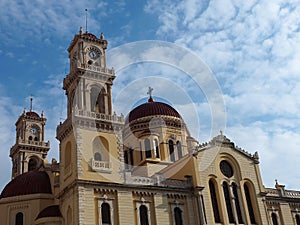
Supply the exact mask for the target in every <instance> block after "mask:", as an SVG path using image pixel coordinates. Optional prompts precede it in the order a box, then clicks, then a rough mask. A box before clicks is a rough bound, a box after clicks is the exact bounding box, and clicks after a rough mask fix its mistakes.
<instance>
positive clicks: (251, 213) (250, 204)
mask: <svg viewBox="0 0 300 225" xmlns="http://www.w3.org/2000/svg"><path fill="white" fill-rule="evenodd" d="M244 192H245V197H246V202H247V207H248V213H249V217H250V221H251V223H252V224H256V220H255V215H254V208H253V202H252V200H251V195H252V193H251V191H250V188H249V183H247V182H246V183H245V184H244Z"/></svg>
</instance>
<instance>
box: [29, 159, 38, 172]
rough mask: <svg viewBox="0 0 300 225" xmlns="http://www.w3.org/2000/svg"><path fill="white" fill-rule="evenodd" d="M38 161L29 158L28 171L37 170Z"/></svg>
mask: <svg viewBox="0 0 300 225" xmlns="http://www.w3.org/2000/svg"><path fill="white" fill-rule="evenodd" d="M37 165H38V160H37V159H36V158H35V157H31V158H30V159H29V161H28V171H33V170H35V169H36V168H37Z"/></svg>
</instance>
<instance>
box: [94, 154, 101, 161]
mask: <svg viewBox="0 0 300 225" xmlns="http://www.w3.org/2000/svg"><path fill="white" fill-rule="evenodd" d="M94 160H96V161H102V156H101V154H100V153H99V152H96V153H95V154H94Z"/></svg>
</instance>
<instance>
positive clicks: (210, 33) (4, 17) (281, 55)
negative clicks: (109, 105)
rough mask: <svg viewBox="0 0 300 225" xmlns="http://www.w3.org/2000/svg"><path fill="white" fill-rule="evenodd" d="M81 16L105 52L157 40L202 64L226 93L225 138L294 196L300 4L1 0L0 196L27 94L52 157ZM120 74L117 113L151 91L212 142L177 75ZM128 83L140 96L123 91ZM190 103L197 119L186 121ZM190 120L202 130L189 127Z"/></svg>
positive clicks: (280, 0)
mask: <svg viewBox="0 0 300 225" xmlns="http://www.w3.org/2000/svg"><path fill="white" fill-rule="evenodd" d="M85 8H87V9H88V30H89V31H90V32H91V33H94V34H96V35H97V36H99V34H100V33H101V32H103V33H104V35H105V38H106V39H107V40H108V42H109V47H108V49H113V48H115V47H118V46H121V45H123V44H126V43H129V42H136V41H143V40H159V41H165V42H170V43H174V44H176V45H177V46H180V47H182V48H185V49H187V50H190V51H192V52H193V53H194V54H196V55H197V56H198V57H199V58H201V59H202V60H203V62H204V63H205V64H206V65H207V66H208V67H209V68H210V70H211V71H212V74H213V75H214V77H215V79H216V81H217V82H218V84H219V87H220V89H221V91H222V93H223V94H222V96H223V100H224V102H225V107H226V127H225V128H223V129H224V133H225V135H226V136H227V137H229V138H230V139H231V140H232V141H234V142H235V144H236V145H238V146H241V147H242V148H244V149H246V150H247V151H249V152H250V153H254V152H255V151H258V152H259V155H260V162H261V163H260V168H261V173H262V177H263V181H264V184H265V185H266V186H267V187H270V186H271V187H273V185H274V179H278V181H279V183H283V184H285V185H286V188H289V189H300V175H299V170H300V166H299V159H300V151H299V146H300V98H299V97H298V96H299V95H300V76H299V75H300V66H299V62H300V23H299V21H300V14H299V11H300V3H299V1H296V0H273V1H268V0H249V1H241V0H224V1H222V3H221V2H220V1H214V0H211V1H209V0H207V1H202V0H198V1H197V0H187V1H176V0H148V1H146V0H145V1H143V0H139V1H121V0H120V1H113V2H112V1H92V0H91V1H70V0H66V1H43V0H33V1H8V0H0V40H1V42H0V65H1V80H0V114H1V120H0V137H1V138H0V143H1V148H0V159H1V164H0V168H1V171H2V172H1V177H0V188H1V189H2V188H3V187H4V185H5V184H6V183H7V182H8V181H9V180H10V176H11V161H10V158H9V157H8V155H9V150H10V147H11V146H12V145H13V144H14V142H15V127H14V123H15V121H16V120H17V118H18V116H19V115H20V114H21V113H22V110H23V108H24V107H27V108H28V107H29V98H30V95H33V96H34V104H33V106H34V110H35V111H37V112H39V113H40V112H41V111H42V110H44V111H45V115H46V117H47V118H48V122H47V132H46V139H49V140H50V141H51V144H52V148H51V152H50V153H49V157H48V159H49V160H51V158H52V157H55V158H58V143H57V141H56V140H55V129H56V126H57V124H58V123H59V122H60V121H61V120H63V119H65V117H66V116H65V112H66V105H65V104H66V97H65V94H64V92H63V90H62V88H61V87H62V80H63V78H64V77H65V75H66V74H67V73H68V69H69V67H68V54H67V50H66V49H67V47H68V45H69V44H70V41H71V40H72V38H73V36H74V34H75V33H77V32H78V31H79V27H80V26H83V27H84V26H85V11H84V9H85ZM152 54H153V55H152V56H153V57H155V54H161V53H160V52H156V53H155V52H153V53H152ZM111 66H113V65H111ZM149 71H151V72H149ZM117 75H118V77H117V78H116V80H115V85H114V89H113V92H114V101H116V105H118V101H119V102H123V103H124V101H123V99H126V98H125V97H126V96H127V97H130V94H133V93H135V92H133V91H134V90H135V91H137V90H138V91H139V92H138V97H140V99H142V98H145V97H146V92H147V87H148V84H152V85H153V86H154V89H155V90H157V91H156V92H155V90H154V95H156V96H158V97H161V98H162V99H165V100H166V101H169V102H171V103H173V105H174V107H176V109H178V111H179V112H180V113H181V114H182V115H183V116H184V119H185V120H186V122H187V124H188V125H189V126H190V129H191V131H192V133H193V135H194V136H196V137H197V138H198V139H199V140H200V142H205V141H208V140H209V139H210V138H211V135H215V134H214V133H211V132H210V127H209V123H211V118H210V116H211V112H210V110H211V108H210V103H209V101H207V99H206V98H205V93H203V92H201V90H196V88H195V85H193V84H192V83H193V82H191V81H190V80H188V79H187V78H186V74H184V73H183V71H180V70H179V69H178V68H174V67H168V66H166V65H161V64H160V65H158V64H157V63H145V64H136V65H132V66H130V67H129V68H125V69H123V70H120V71H118V73H117ZM153 77H156V78H157V77H161V79H165V80H166V83H165V84H169V83H170V85H171V84H176V85H177V86H178V85H180V86H181V88H182V89H181V91H183V92H182V93H183V95H185V96H187V97H188V99H190V101H188V103H187V102H186V101H181V100H182V99H185V98H179V99H177V101H175V100H174V99H170V98H171V95H170V92H171V90H172V89H171V90H170V88H164V85H161V86H159V85H158V84H157V82H155V79H154V78H153ZM151 79H152V80H151ZM174 80H176V81H177V83H176V82H175V81H174ZM168 82H169V83H168ZM128 84H130V85H132V86H130V87H134V84H136V85H137V86H136V87H137V88H132V91H131V92H130V91H128V88H127V89H126V87H128ZM160 84H161V83H160ZM176 85H175V86H176ZM175 86H174V87H175ZM138 87H139V88H138ZM143 87H144V90H143ZM168 87H169V86H168ZM125 90H126V91H125ZM130 90H131V89H130ZM171 93H172V92H171ZM135 94H136V93H135ZM121 100H122V101H121ZM132 104H134V103H132ZM132 104H129V105H127V108H126V106H124V104H123V106H120V107H119V108H116V110H117V111H118V114H120V113H123V114H127V112H126V110H127V111H128V110H129V109H130V107H131V106H132ZM189 104H192V105H193V107H194V108H195V111H197V113H196V114H197V116H194V117H192V118H193V119H190V115H189V112H190V111H189V107H188V105H189ZM123 110H124V111H123ZM193 115H194V114H193ZM194 119H196V120H199V121H200V122H199V123H200V124H201V126H200V125H199V124H198V123H196V124H197V125H195V123H194V122H193V121H194ZM199 127H200V128H199Z"/></svg>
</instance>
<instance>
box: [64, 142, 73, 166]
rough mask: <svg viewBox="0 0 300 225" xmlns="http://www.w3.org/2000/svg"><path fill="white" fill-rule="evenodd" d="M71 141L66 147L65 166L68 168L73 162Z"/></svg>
mask: <svg viewBox="0 0 300 225" xmlns="http://www.w3.org/2000/svg"><path fill="white" fill-rule="evenodd" d="M71 150H72V147H71V142H68V143H67V145H66V149H65V167H66V168H67V167H68V166H69V165H70V164H71V154H72V152H71Z"/></svg>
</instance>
